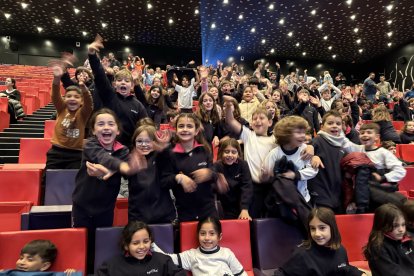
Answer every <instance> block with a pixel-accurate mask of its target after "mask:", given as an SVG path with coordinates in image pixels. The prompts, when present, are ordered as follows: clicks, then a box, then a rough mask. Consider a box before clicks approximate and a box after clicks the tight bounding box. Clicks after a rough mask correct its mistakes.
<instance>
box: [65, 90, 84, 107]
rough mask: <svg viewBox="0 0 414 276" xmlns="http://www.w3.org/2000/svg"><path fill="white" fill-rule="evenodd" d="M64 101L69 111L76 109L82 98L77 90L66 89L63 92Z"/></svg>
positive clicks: (79, 105)
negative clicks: (66, 90) (64, 92)
mask: <svg viewBox="0 0 414 276" xmlns="http://www.w3.org/2000/svg"><path fill="white" fill-rule="evenodd" d="M64 101H65V104H66V108H67V109H68V110H69V111H76V110H78V109H79V108H80V107H81V105H82V103H83V98H82V96H81V94H79V93H78V92H77V91H68V92H66V94H65V99H64Z"/></svg>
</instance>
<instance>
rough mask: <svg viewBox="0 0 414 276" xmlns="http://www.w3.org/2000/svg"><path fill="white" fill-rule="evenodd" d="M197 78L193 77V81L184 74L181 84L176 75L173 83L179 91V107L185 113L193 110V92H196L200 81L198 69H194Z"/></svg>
mask: <svg viewBox="0 0 414 276" xmlns="http://www.w3.org/2000/svg"><path fill="white" fill-rule="evenodd" d="M193 71H194V73H195V76H196V79H194V78H192V79H191V82H190V80H189V77H188V76H186V75H184V76H183V77H182V79H181V85H178V78H177V77H176V76H175V78H174V79H173V82H172V85H173V86H174V88H175V91H177V93H178V99H177V105H178V109H179V110H180V111H181V112H184V113H192V112H193V94H194V93H195V88H194V87H195V86H196V85H197V83H198V82H199V77H198V73H197V69H193Z"/></svg>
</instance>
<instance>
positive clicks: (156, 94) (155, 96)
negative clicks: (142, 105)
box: [151, 88, 161, 99]
mask: <svg viewBox="0 0 414 276" xmlns="http://www.w3.org/2000/svg"><path fill="white" fill-rule="evenodd" d="M160 95H161V91H160V90H159V89H158V88H153V89H152V90H151V97H152V98H153V99H158V98H159V97H160Z"/></svg>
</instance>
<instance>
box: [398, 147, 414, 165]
mask: <svg viewBox="0 0 414 276" xmlns="http://www.w3.org/2000/svg"><path fill="white" fill-rule="evenodd" d="M398 149H399V151H400V156H401V158H402V159H403V160H405V161H408V162H414V145H411V144H399V145H398Z"/></svg>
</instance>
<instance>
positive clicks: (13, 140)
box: [0, 133, 20, 148]
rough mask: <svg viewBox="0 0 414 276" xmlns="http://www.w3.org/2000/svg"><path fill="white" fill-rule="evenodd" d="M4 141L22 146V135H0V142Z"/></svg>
mask: <svg viewBox="0 0 414 276" xmlns="http://www.w3.org/2000/svg"><path fill="white" fill-rule="evenodd" d="M0 134H1V133H0ZM3 143H17V144H19V148H20V137H0V144H3Z"/></svg>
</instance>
